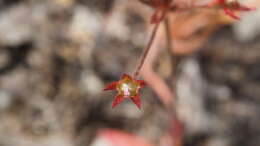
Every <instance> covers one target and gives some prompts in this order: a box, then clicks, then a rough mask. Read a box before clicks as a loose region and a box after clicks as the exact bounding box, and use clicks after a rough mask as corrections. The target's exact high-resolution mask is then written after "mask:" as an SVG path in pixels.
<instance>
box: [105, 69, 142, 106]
mask: <svg viewBox="0 0 260 146" xmlns="http://www.w3.org/2000/svg"><path fill="white" fill-rule="evenodd" d="M145 85H146V84H145V82H144V81H143V80H135V79H133V78H132V77H131V76H129V75H127V74H123V76H122V77H121V79H120V80H119V81H116V82H112V83H110V84H108V85H107V86H106V88H105V89H104V90H117V92H118V93H117V95H116V96H115V99H114V101H113V103H112V107H113V108H114V107H115V106H117V105H118V104H119V103H121V102H122V101H123V100H124V99H125V98H130V99H131V100H132V101H133V102H134V103H135V104H136V106H137V107H138V108H139V109H140V108H141V100H140V94H139V91H140V89H141V88H143V87H144V86H145Z"/></svg>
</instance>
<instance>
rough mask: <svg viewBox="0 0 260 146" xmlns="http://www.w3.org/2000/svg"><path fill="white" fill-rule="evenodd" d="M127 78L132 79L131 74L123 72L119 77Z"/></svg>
mask: <svg viewBox="0 0 260 146" xmlns="http://www.w3.org/2000/svg"><path fill="white" fill-rule="evenodd" d="M125 78H128V79H130V80H133V79H132V77H131V76H129V75H128V74H123V75H122V78H121V79H125Z"/></svg>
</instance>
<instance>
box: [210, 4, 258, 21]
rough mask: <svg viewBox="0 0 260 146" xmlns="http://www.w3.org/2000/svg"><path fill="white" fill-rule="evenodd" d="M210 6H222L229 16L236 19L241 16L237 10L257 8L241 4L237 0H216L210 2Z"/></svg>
mask: <svg viewBox="0 0 260 146" xmlns="http://www.w3.org/2000/svg"><path fill="white" fill-rule="evenodd" d="M210 6H216V7H220V8H221V9H223V10H224V12H225V14H227V15H228V16H230V17H232V18H234V19H240V17H239V16H237V15H236V14H235V11H251V10H255V8H249V7H246V6H244V5H241V4H240V3H239V2H238V1H236V0H232V1H230V2H228V1H227V0H215V1H214V2H213V3H211V4H210Z"/></svg>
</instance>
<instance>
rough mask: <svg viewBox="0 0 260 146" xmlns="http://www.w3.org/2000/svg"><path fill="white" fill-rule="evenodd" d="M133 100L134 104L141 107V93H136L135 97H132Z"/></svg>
mask: <svg viewBox="0 0 260 146" xmlns="http://www.w3.org/2000/svg"><path fill="white" fill-rule="evenodd" d="M131 99H132V101H133V102H134V104H135V105H136V106H137V107H138V108H139V109H141V100H140V95H136V96H134V97H131Z"/></svg>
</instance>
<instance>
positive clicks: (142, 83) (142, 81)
mask: <svg viewBox="0 0 260 146" xmlns="http://www.w3.org/2000/svg"><path fill="white" fill-rule="evenodd" d="M136 82H138V83H139V84H140V86H141V88H143V87H144V86H146V85H147V84H146V82H145V81H144V80H136Z"/></svg>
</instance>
